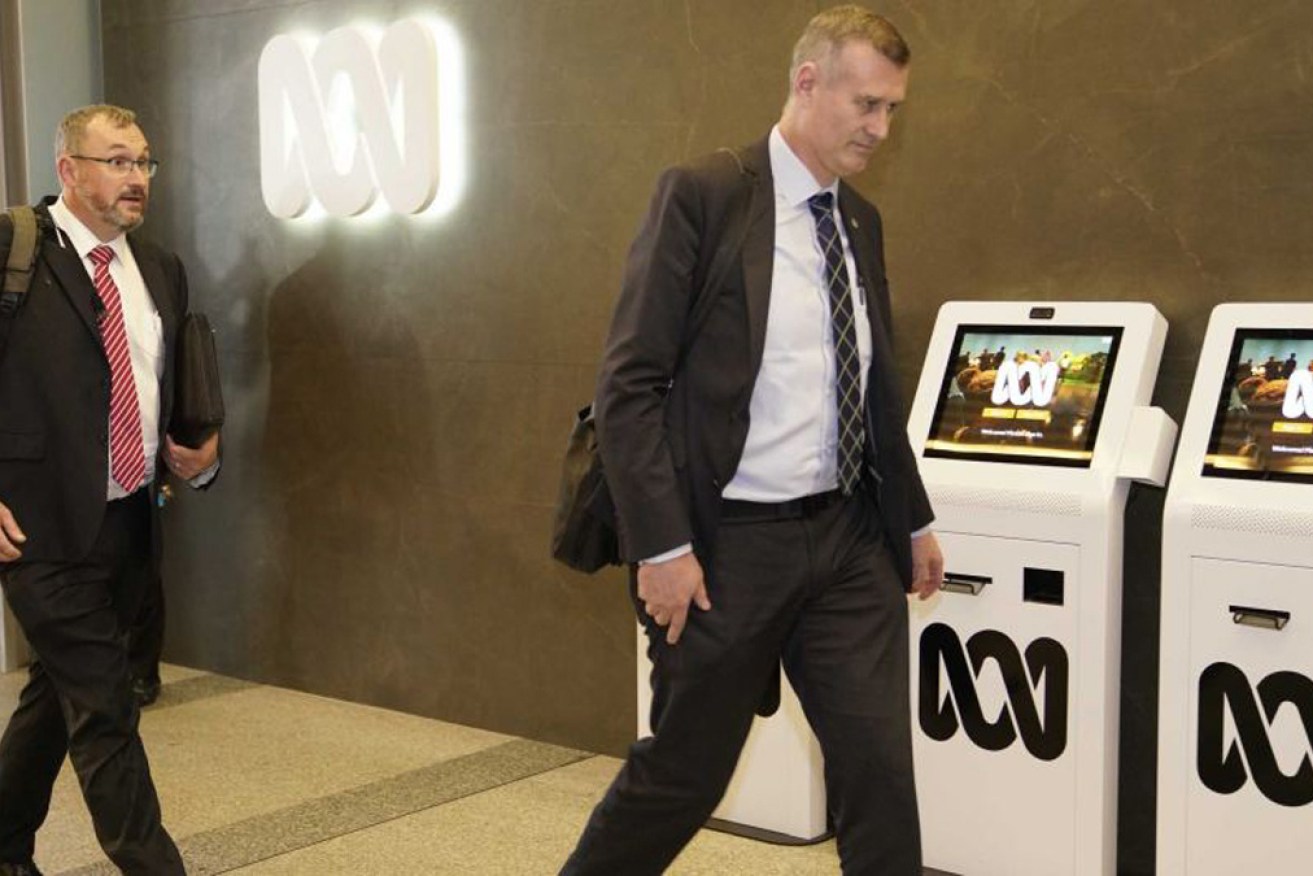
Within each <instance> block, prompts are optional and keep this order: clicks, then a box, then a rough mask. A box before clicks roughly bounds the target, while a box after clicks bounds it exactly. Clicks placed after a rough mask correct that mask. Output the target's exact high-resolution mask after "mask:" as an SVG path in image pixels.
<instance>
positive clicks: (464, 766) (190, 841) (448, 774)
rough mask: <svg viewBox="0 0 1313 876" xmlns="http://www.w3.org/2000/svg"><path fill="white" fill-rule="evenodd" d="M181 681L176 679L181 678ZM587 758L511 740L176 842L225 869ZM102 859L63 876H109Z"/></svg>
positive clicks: (201, 863)
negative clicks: (100, 862)
mask: <svg viewBox="0 0 1313 876" xmlns="http://www.w3.org/2000/svg"><path fill="white" fill-rule="evenodd" d="M179 684H181V682H180V683H179ZM589 757H592V755H591V754H589V753H587V752H583V751H576V750H574V749H570V748H561V747H559V746H556V745H548V744H546V743H542V742H531V741H528V740H522V739H517V740H515V741H512V742H507V743H504V744H502V745H497V746H494V747H492V748H489V749H485V750H483V751H479V752H476V753H474V754H470V755H466V756H464V757H458V758H454V759H452V760H448V761H443V762H441V763H436V764H433V765H432V766H428V767H424V768H422V769H418V770H412V771H411V772H408V773H402V774H401V775H398V776H393V777H392V778H389V779H384V780H382V781H378V782H373V783H371V784H368V785H362V786H361V787H359V788H352V789H351V790H348V791H342V792H340V793H337V794H330V795H328V796H326V797H320V798H318V799H315V800H309V801H306V802H305V803H299V804H297V805H295V806H289V807H287V808H286V809H282V810H280V811H277V812H271V813H267V814H264V815H259V816H256V817H253V818H248V819H245V820H243V821H239V822H236V823H234V824H229V825H226V826H224V827H220V828H216V829H214V830H209V831H205V832H203V833H199V834H195V835H193V836H189V837H183V838H181V839H180V841H179V843H178V845H179V848H181V850H182V853H183V857H184V858H185V859H186V861H187V872H188V873H189V874H193V876H203V874H212V873H224V872H227V871H229V870H234V869H237V868H238V867H243V866H246V865H248V864H254V863H256V862H257V861H263V860H267V859H269V858H272V857H275V856H277V855H282V854H286V853H288V852H292V851H295V850H297V849H302V848H306V847H307V846H311V845H314V844H315V843H319V842H323V841H325V840H328V839H332V838H333V837H338V836H342V835H343V834H347V833H351V832H353V831H358V830H363V829H366V828H369V827H373V826H374V825H377V824H382V823H383V822H385V821H390V820H392V819H395V818H401V817H403V816H406V815H410V814H412V813H415V812H419V811H420V810H423V809H428V808H431V807H433V806H441V805H442V804H444V803H450V802H451V801H453V800H459V799H460V798H462V797H468V796H470V795H471V794H478V793H480V792H482V791H487V790H489V789H491V788H496V787H498V786H500V785H505V784H508V783H510V782H516V781H519V780H521V779H526V778H529V777H530V776H535V775H538V774H540V773H545V772H548V771H550V770H554V769H556V768H558V767H562V766H566V765H567V764H571V763H576V762H578V761H581V760H585V759H587V758H589ZM116 872H117V871H116V870H115V868H114V867H113V866H112V865H110V864H108V863H104V864H95V865H90V866H86V867H80V868H78V869H75V870H66V871H64V872H63V873H62V874H61V876H113V874H115V873H116Z"/></svg>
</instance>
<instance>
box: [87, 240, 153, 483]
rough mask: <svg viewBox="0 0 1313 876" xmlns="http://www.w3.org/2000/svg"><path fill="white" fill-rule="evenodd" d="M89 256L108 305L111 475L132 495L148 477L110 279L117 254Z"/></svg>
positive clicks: (103, 322) (101, 251) (104, 326)
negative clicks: (112, 263) (110, 266)
mask: <svg viewBox="0 0 1313 876" xmlns="http://www.w3.org/2000/svg"><path fill="white" fill-rule="evenodd" d="M90 256H91V261H92V263H93V264H94V265H95V266H96V272H95V276H94V277H92V280H93V282H94V283H95V286H96V294H97V295H99V296H100V300H101V303H103V304H104V305H105V310H104V311H103V312H102V313H101V316H100V341H101V343H102V344H104V345H105V358H106V359H108V360H109V379H110V395H109V472H110V474H111V475H112V476H113V478H114V482H115V483H117V484H118V485H119V486H120V487H122V488H123V489H125V490H127V491H128V492H129V493H132V492H135V491H136V489H137V487H139V486H141V481H142V479H143V478H144V477H145V476H146V446H145V443H144V442H143V441H142V438H141V405H140V404H139V403H138V401H137V384H136V382H135V380H134V379H133V377H132V355H131V352H130V350H129V349H128V328H127V325H126V324H125V323H124V321H123V301H122V299H121V298H120V296H119V287H118V286H116V285H115V284H114V278H113V277H111V276H110V275H109V263H110V262H112V261H113V260H114V250H113V249H112V248H110V247H108V246H98V247H96V248H95V249H93V250H92V251H91V253H90Z"/></svg>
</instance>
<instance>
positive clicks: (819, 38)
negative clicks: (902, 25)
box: [789, 3, 912, 81]
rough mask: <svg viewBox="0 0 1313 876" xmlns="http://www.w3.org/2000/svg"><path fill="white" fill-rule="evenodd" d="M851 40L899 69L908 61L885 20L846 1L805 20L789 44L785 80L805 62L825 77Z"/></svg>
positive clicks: (900, 40)
mask: <svg viewBox="0 0 1313 876" xmlns="http://www.w3.org/2000/svg"><path fill="white" fill-rule="evenodd" d="M853 41H859V42H864V43H867V44H869V45H870V46H871V47H872V48H874V49H875V50H876V51H877V52H879V53H880V54H881V55H884V56H885V57H886V58H888V59H889V60H890V61H892V62H893V63H894V65H895V66H897V67H900V68H901V67H906V66H907V65H908V63H910V62H911V60H912V50H911V49H910V48H909V47H908V45H907V41H906V40H904V39H903V35H902V34H901V33H899V32H898V28H896V27H894V25H893V23H892V22H891V21H889V19H887V18H885V17H884V16H882V15H876V14H875V13H874V12H872V11H871V10H869V9H866V8H865V7H862V6H858V5H856V4H855V3H849V4H846V5H844V6H835V7H834V8H833V9H827V10H825V11H824V12H821V13H819V14H818V15H817V16H816V17H815V18H813V19H812V20H811V21H809V22H808V23H807V27H806V29H804V30H803V32H802V36H800V37H799V38H798V42H797V43H796V44H795V45H794V47H793V62H792V63H791V64H790V65H789V80H790V81H792V80H793V77H794V76H795V75H796V74H797V72H798V68H799V67H801V66H802V65H803V64H806V63H808V62H815V63H816V64H818V65H819V66H820V67H821V69H822V70H823V71H824V72H825V74H826V75H827V76H828V75H829V74H830V73H831V72H832V71H833V69H834V60H835V58H836V56H837V55H838V54H839V51H840V50H841V49H843V47H844V46H845V45H846V44H848V43H850V42H853Z"/></svg>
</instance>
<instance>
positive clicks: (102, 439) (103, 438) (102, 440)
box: [96, 432, 109, 447]
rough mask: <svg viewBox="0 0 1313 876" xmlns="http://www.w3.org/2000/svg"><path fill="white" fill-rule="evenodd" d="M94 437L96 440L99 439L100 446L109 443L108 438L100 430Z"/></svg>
mask: <svg viewBox="0 0 1313 876" xmlns="http://www.w3.org/2000/svg"><path fill="white" fill-rule="evenodd" d="M96 438H97V440H99V441H100V446H101V447H105V446H107V445H108V444H109V438H108V437H107V436H106V435H105V433H104V432H101V433H100V434H99V435H97V436H96Z"/></svg>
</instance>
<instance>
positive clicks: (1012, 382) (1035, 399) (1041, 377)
mask: <svg viewBox="0 0 1313 876" xmlns="http://www.w3.org/2000/svg"><path fill="white" fill-rule="evenodd" d="M1023 375H1024V376H1026V377H1027V378H1029V379H1028V380H1027V382H1026V387H1025V388H1024V389H1023V388H1022V385H1021V384H1022V380H1021V378H1022V376H1023ZM1057 388H1058V363H1057V362H1045V363H1044V364H1043V365H1041V364H1039V363H1038V362H1022V363H1021V364H1020V365H1018V364H1017V363H1016V362H1004V363H1003V364H1002V365H1000V366H999V367H998V374H997V375H996V376H995V378H994V391H993V393H991V394H990V401H992V402H993V403H994V404H996V405H1002V404H1014V405H1028V404H1034V405H1036V406H1037V407H1041V408H1042V407H1044V406H1045V405H1047V404H1048V403H1049V402H1051V401H1052V400H1053V393H1054V392H1055V391H1056V390H1057Z"/></svg>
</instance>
